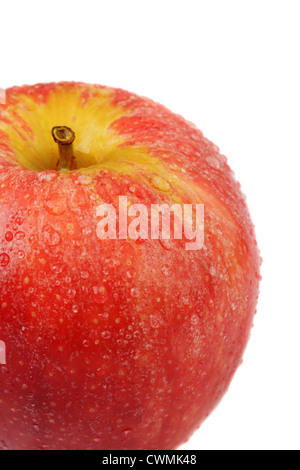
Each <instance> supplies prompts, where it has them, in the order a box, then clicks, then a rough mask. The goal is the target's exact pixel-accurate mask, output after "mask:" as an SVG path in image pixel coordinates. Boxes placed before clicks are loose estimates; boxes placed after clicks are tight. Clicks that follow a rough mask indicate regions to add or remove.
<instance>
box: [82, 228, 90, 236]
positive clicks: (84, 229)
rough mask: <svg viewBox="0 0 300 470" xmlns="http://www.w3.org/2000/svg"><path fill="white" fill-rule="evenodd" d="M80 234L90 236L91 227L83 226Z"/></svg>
mask: <svg viewBox="0 0 300 470" xmlns="http://www.w3.org/2000/svg"><path fill="white" fill-rule="evenodd" d="M81 232H82V235H84V236H85V237H90V236H91V235H92V233H93V231H92V229H91V227H84V228H83V229H82V230H81Z"/></svg>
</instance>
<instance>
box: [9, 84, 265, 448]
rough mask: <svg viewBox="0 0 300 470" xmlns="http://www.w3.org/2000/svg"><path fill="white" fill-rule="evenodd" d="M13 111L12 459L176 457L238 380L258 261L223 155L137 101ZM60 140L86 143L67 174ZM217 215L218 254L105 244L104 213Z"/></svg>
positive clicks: (212, 238) (53, 99) (209, 232)
mask: <svg viewBox="0 0 300 470" xmlns="http://www.w3.org/2000/svg"><path fill="white" fill-rule="evenodd" d="M6 97H7V99H6V104H5V105H1V106H0V340H1V341H2V342H3V344H5V346H6V364H1V365H0V424H1V425H0V448H1V447H2V448H8V449H106V450H110V449H174V448H176V447H178V446H179V445H180V444H182V443H183V442H184V441H185V440H186V439H188V437H189V436H190V435H191V434H192V433H193V432H194V431H195V429H196V428H197V427H198V426H199V425H200V424H201V423H202V422H203V420H204V419H205V418H206V417H207V416H208V414H209V413H210V412H211V411H212V409H213V408H214V407H215V406H216V404H217V403H218V402H219V400H220V399H221V398H222V396H223V395H224V393H225V391H226V390H227V388H228V385H229V383H230V381H231V379H232V377H233V375H234V373H235V371H236V369H237V367H238V366H239V364H240V362H241V360H242V355H243V351H244V349H245V346H246V344H247V341H248V338H249V334H250V330H251V326H252V322H253V316H254V313H255V309H256V303H257V296H258V286H259V280H260V275H259V265H260V258H259V253H258V249H257V244H256V240H255V234H254V229H253V224H252V222H251V219H250V216H249V213H248V209H247V206H246V202H245V198H244V196H243V194H242V193H241V190H240V186H239V184H238V183H237V181H236V180H235V178H234V175H233V173H232V171H231V169H230V168H229V166H228V164H227V160H226V158H225V157H224V156H222V155H221V154H220V153H219V151H218V148H217V147H216V146H215V145H213V144H212V143H211V142H209V141H208V140H207V139H205V138H204V137H203V135H202V133H201V132H200V131H199V130H197V129H196V128H195V127H194V126H193V125H192V124H191V123H189V122H187V121H185V120H184V119H183V118H182V117H180V116H178V115H175V114H173V113H171V112H170V111H169V110H167V109H166V108H164V107H163V106H161V105H159V104H156V103H154V102H152V101H151V100H148V99H146V98H141V97H138V96H136V95H134V94H132V93H129V92H126V91H123V90H119V89H112V88H108V87H103V86H96V85H86V84H81V83H59V84H47V85H36V86H25V87H21V88H17V87H16V88H11V89H9V90H7V94H6ZM58 126H66V127H68V128H69V129H72V130H73V131H74V133H75V135H76V138H75V140H74V142H73V143H72V145H73V152H74V155H75V157H76V169H71V170H70V171H59V170H60V169H58V168H57V162H58V155H59V151H58V145H57V143H56V142H55V141H54V139H53V136H52V135H51V131H52V129H53V128H55V127H58ZM120 196H127V200H128V205H132V204H135V203H141V204H144V205H146V206H147V207H150V206H151V204H157V203H159V204H161V203H168V204H173V203H178V204H204V206H205V244H204V247H203V248H202V249H201V250H195V251H187V250H186V249H185V240H169V241H166V240H152V239H145V240H144V239H141V238H140V239H137V240H133V239H130V238H127V239H116V240H111V239H106V240H102V239H101V240H100V239H99V236H98V235H97V224H98V222H99V217H98V216H97V208H98V207H99V204H101V203H107V204H113V205H114V206H117V205H118V201H119V197H120Z"/></svg>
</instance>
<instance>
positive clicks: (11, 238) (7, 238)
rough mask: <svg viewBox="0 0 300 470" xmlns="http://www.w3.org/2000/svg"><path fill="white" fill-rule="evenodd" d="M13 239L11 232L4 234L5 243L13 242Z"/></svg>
mask: <svg viewBox="0 0 300 470" xmlns="http://www.w3.org/2000/svg"><path fill="white" fill-rule="evenodd" d="M13 238H14V236H13V234H12V232H6V234H5V240H6V241H7V242H11V241H12V240H13Z"/></svg>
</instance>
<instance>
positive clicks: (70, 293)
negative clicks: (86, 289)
mask: <svg viewBox="0 0 300 470" xmlns="http://www.w3.org/2000/svg"><path fill="white" fill-rule="evenodd" d="M66 296H67V297H68V299H74V298H75V297H76V290H75V289H68V290H67V292H66Z"/></svg>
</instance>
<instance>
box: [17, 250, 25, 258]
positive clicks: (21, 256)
mask: <svg viewBox="0 0 300 470" xmlns="http://www.w3.org/2000/svg"><path fill="white" fill-rule="evenodd" d="M18 258H19V259H24V258H25V253H24V251H22V250H20V251H18Z"/></svg>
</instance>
